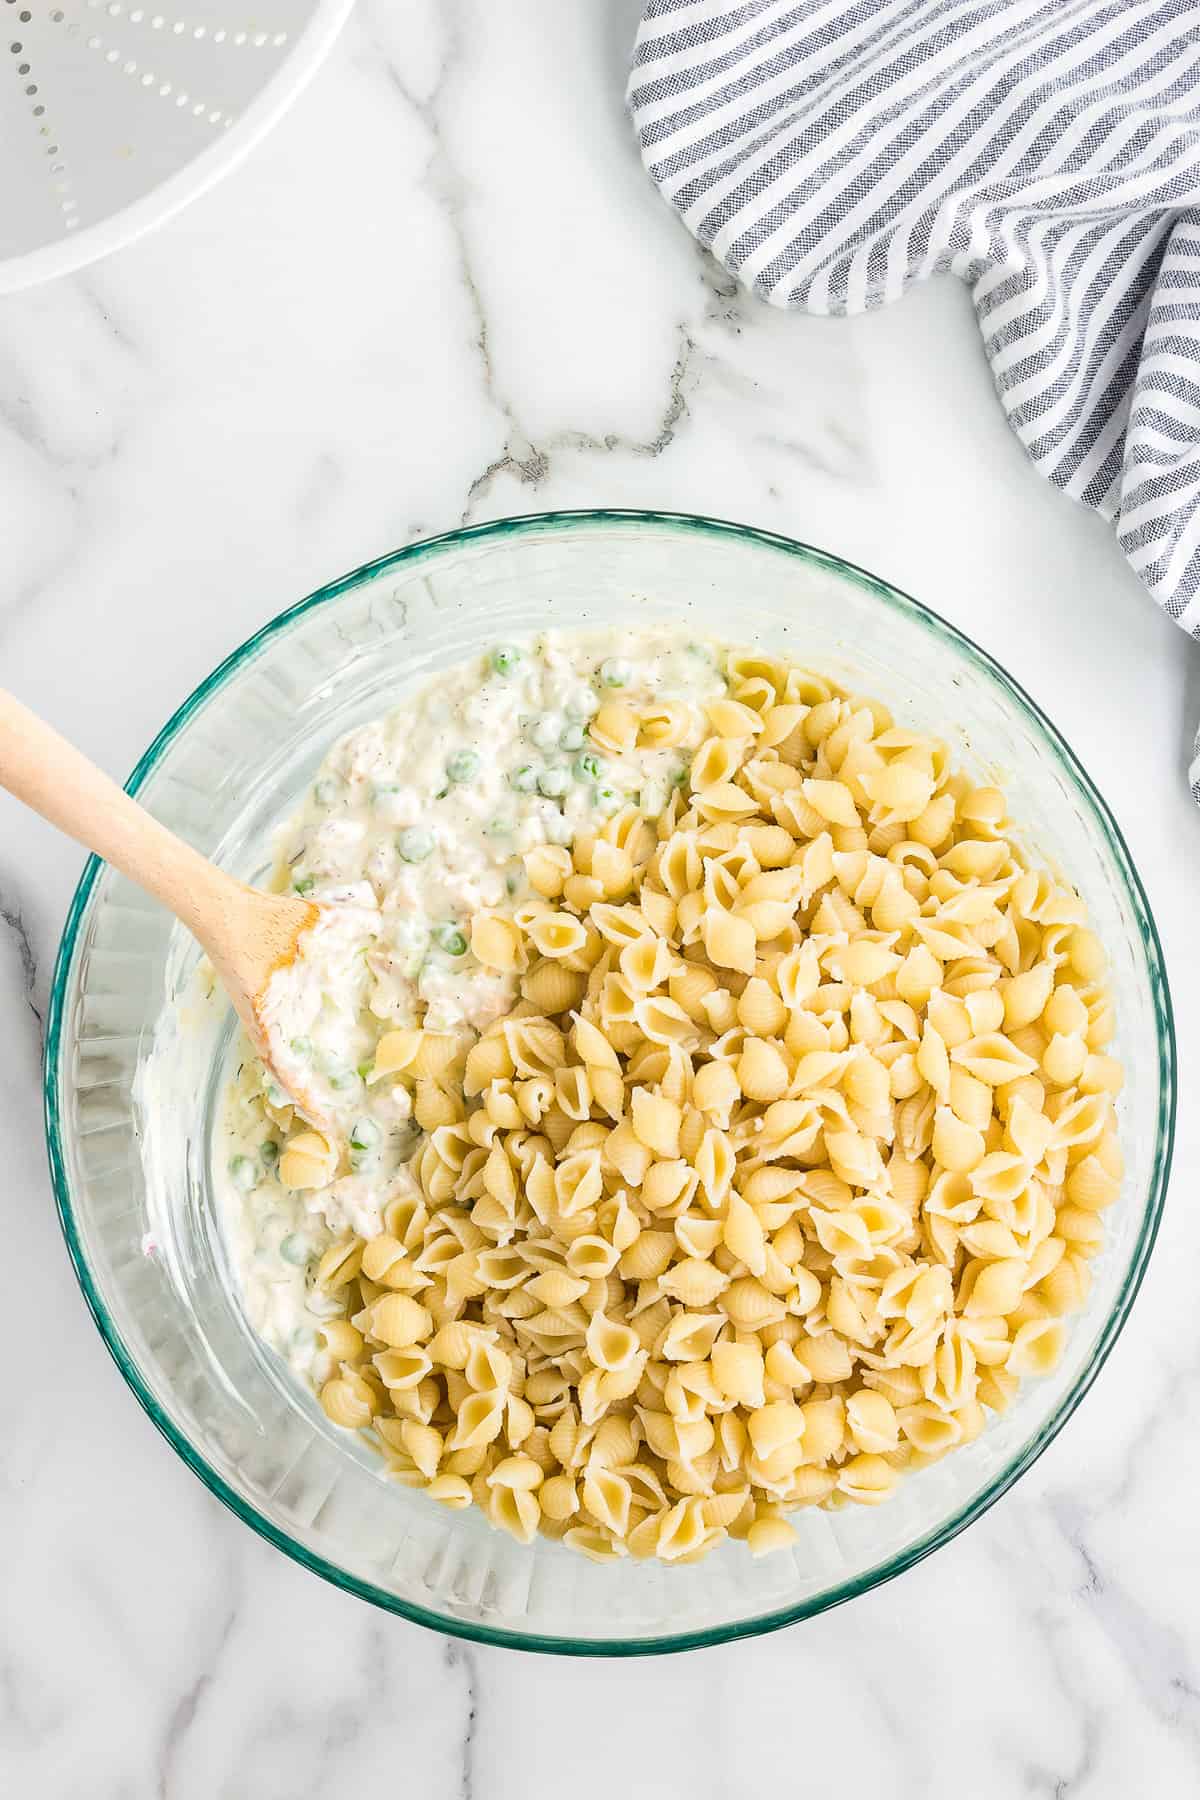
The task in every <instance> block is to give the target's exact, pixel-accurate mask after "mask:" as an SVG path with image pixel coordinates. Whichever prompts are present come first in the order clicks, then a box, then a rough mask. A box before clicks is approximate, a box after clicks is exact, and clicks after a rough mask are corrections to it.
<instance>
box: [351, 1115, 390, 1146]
mask: <svg viewBox="0 0 1200 1800" xmlns="http://www.w3.org/2000/svg"><path fill="white" fill-rule="evenodd" d="M382 1136H383V1132H382V1131H381V1130H380V1127H379V1122H378V1120H376V1119H370V1118H365V1117H364V1118H361V1119H356V1120H355V1121H354V1124H353V1125H352V1126H351V1127H350V1140H349V1141H350V1148H351V1149H352V1150H374V1149H376V1148H377V1147H378V1144H379V1140H380V1138H381V1137H382Z"/></svg>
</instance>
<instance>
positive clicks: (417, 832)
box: [396, 825, 433, 863]
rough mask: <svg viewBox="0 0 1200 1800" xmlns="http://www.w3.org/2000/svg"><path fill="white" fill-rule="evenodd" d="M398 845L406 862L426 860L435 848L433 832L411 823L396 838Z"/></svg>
mask: <svg viewBox="0 0 1200 1800" xmlns="http://www.w3.org/2000/svg"><path fill="white" fill-rule="evenodd" d="M396 847H397V849H398V850H399V852H400V854H401V856H402V857H403V858H404V860H405V862H408V863H419V862H424V861H425V858H426V857H427V856H429V855H430V854H431V853H432V850H433V833H432V832H431V831H426V830H425V829H424V828H423V827H422V826H420V825H410V826H409V828H408V830H407V831H402V832H401V833H400V836H399V837H398V838H397V839H396Z"/></svg>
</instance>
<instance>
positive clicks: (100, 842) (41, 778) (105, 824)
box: [0, 689, 324, 1126]
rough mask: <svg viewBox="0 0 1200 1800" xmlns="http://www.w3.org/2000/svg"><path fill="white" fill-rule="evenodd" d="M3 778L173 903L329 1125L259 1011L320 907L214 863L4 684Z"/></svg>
mask: <svg viewBox="0 0 1200 1800" xmlns="http://www.w3.org/2000/svg"><path fill="white" fill-rule="evenodd" d="M0 787H5V788H7V789H8V791H9V793H10V794H14V795H15V796H16V798H17V799H18V800H23V801H24V802H25V805H26V806H31V807H32V808H33V810H34V812H37V813H41V815H42V817H43V818H44V819H48V820H49V821H50V823H51V825H57V826H58V828H59V830H60V831H65V832H66V833H67V834H68V835H69V836H70V837H73V838H74V839H75V840H76V842H77V843H80V844H83V845H84V846H85V848H86V849H88V850H93V851H95V853H96V855H97V856H102V857H103V858H104V859H105V861H106V862H110V863H111V864H112V865H113V867H114V868H115V869H119V870H120V871H121V873H122V875H127V876H128V877H129V879H130V881H133V882H136V883H137V885H138V887H140V888H144V889H145V891H146V892H147V893H148V894H152V895H153V897H154V898H155V899H156V900H161V901H162V903H163V905H164V906H166V907H169V908H170V910H171V911H172V912H173V913H174V914H175V917H176V918H177V919H178V920H179V922H180V923H181V924H182V925H186V927H187V929H188V930H189V931H190V932H191V933H192V936H193V937H195V938H197V939H198V940H199V942H200V944H201V946H202V948H203V949H204V950H205V952H206V953H207V955H208V957H209V959H210V961H211V962H212V965H213V967H214V969H215V970H216V972H217V975H218V976H219V978H220V980H221V984H222V986H223V987H224V989H225V991H226V993H227V994H228V995H229V998H230V999H231V1000H232V1001H233V1004H234V1006H235V1007H236V1009H237V1015H238V1017H239V1019H240V1020H241V1021H242V1024H243V1025H244V1026H245V1027H246V1030H247V1031H248V1032H249V1034H250V1038H251V1041H252V1042H253V1044H254V1047H255V1049H256V1050H257V1051H258V1053H259V1055H260V1056H261V1057H262V1059H263V1061H264V1062H265V1063H266V1064H267V1065H268V1066H269V1067H270V1068H271V1072H272V1074H273V1075H274V1076H275V1079H276V1080H277V1081H279V1083H280V1085H281V1086H282V1087H283V1088H284V1090H285V1092H287V1093H288V1095H289V1097H290V1098H291V1099H292V1100H293V1101H294V1102H295V1104H296V1105H297V1106H298V1107H299V1109H300V1111H301V1112H303V1113H304V1115H305V1116H306V1117H307V1118H308V1119H309V1120H310V1121H311V1122H312V1123H313V1124H314V1125H318V1126H323V1125H324V1121H323V1119H322V1118H321V1116H320V1111H319V1109H315V1107H314V1103H313V1102H312V1101H311V1100H310V1098H309V1097H308V1096H306V1095H305V1094H303V1093H299V1092H297V1090H296V1084H295V1081H294V1080H288V1079H285V1078H284V1077H283V1076H282V1075H281V1074H280V1072H279V1070H278V1069H277V1068H276V1067H275V1065H274V1064H273V1062H272V1061H271V1056H270V1046H269V1043H268V1039H267V1029H266V1024H265V1022H264V1018H263V1012H262V1002H263V997H264V995H265V992H266V988H267V983H268V982H269V981H270V979H271V977H272V975H273V974H274V973H275V972H276V970H278V969H282V968H285V967H286V966H287V965H288V964H289V963H291V962H292V961H293V960H294V959H295V957H296V954H297V950H298V948H299V943H300V939H301V937H302V936H303V934H304V933H305V932H306V931H307V930H309V928H310V927H311V926H313V925H315V924H316V922H317V920H318V919H319V917H320V909H319V908H318V907H316V906H315V905H313V904H312V902H311V901H308V900H301V899H299V898H298V897H297V896H295V895H292V894H264V893H262V892H261V891H260V890H259V889H258V888H252V887H247V886H246V884H245V882H242V881H235V880H234V878H233V876H232V875H226V874H225V873H224V871H223V870H221V869H218V868H215V867H214V865H213V864H212V863H210V862H209V861H207V859H206V858H205V857H203V856H201V855H200V853H199V851H198V850H193V849H192V847H191V845H190V844H185V843H184V842H183V840H182V839H181V838H177V837H176V836H175V835H174V833H173V832H170V831H168V830H167V829H166V827H165V826H164V825H160V824H159V823H158V821H157V819H153V818H151V816H150V814H149V813H148V812H146V811H145V810H144V809H143V808H142V807H140V806H139V805H138V804H137V802H136V800H131V799H130V797H129V795H128V794H127V793H125V792H124V791H123V790H122V789H121V788H119V787H118V786H117V784H116V782H115V781H111V780H110V779H109V777H108V776H107V775H105V774H103V773H102V771H101V770H99V769H98V768H97V767H96V765H95V764H94V763H91V762H89V761H88V759H87V758H86V756H83V755H81V753H80V752H79V751H78V750H76V749H75V748H74V746H73V745H71V744H68V743H67V741H66V739H65V738H62V737H60V736H59V735H58V733H57V731H53V730H52V729H51V728H50V726H49V725H47V724H45V723H44V721H43V720H41V719H39V718H38V717H37V716H36V715H35V714H34V713H31V712H30V711H29V709H28V707H25V706H22V705H21V703H20V701H19V700H14V698H13V696H12V695H11V694H7V693H5V692H4V690H3V689H0Z"/></svg>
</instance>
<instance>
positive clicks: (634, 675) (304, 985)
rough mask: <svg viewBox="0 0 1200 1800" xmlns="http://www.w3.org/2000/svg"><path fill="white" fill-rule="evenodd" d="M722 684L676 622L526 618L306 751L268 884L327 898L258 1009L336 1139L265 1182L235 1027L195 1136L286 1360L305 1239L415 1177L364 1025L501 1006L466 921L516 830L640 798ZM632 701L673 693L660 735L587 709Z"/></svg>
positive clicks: (269, 1140)
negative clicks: (314, 757) (556, 622)
mask: <svg viewBox="0 0 1200 1800" xmlns="http://www.w3.org/2000/svg"><path fill="white" fill-rule="evenodd" d="M725 685H726V684H725V678H724V676H723V674H722V673H721V671H720V667H719V664H718V661H717V659H716V656H715V654H714V652H713V650H712V649H711V648H710V647H709V646H707V645H703V644H697V643H693V642H689V641H687V640H686V639H684V638H681V636H680V635H679V634H678V633H677V632H672V631H669V630H661V631H647V632H608V633H604V634H588V635H584V634H578V635H559V634H553V635H551V634H547V635H546V636H544V637H541V638H538V639H536V640H533V641H530V642H526V643H521V644H518V643H504V644H498V645H496V646H495V647H494V648H493V649H492V650H491V651H490V652H489V653H488V655H487V656H486V657H483V658H481V659H479V660H477V661H473V662H471V663H470V664H466V665H459V666H458V667H456V668H453V669H449V670H447V671H445V673H444V674H442V675H440V676H438V677H437V678H435V679H434V680H433V681H431V682H429V683H428V684H427V685H426V686H425V687H424V688H423V689H421V690H420V692H418V693H416V694H414V695H413V696H412V697H411V698H410V699H409V700H408V701H407V702H406V703H405V704H404V705H403V706H401V707H398V708H397V709H396V711H395V712H392V713H390V714H389V715H388V716H387V717H386V718H384V719H380V720H375V721H373V722H371V723H370V724H367V725H362V726H360V727H358V728H357V729H356V730H355V731H352V732H350V733H348V734H347V735H346V736H345V737H343V738H342V739H341V740H340V741H339V742H338V743H337V744H335V745H334V747H333V749H332V750H331V751H330V753H329V755H328V756H327V757H326V759H325V762H324V763H323V764H322V766H321V769H320V771H319V772H318V775H317V777H316V779H315V781H314V782H313V784H312V787H311V788H310V790H309V793H308V796H307V799H306V801H305V803H304V806H303V807H302V809H301V810H300V811H299V813H298V814H297V815H296V817H295V818H294V819H292V820H291V821H290V823H289V824H287V825H286V826H285V827H284V828H283V830H282V832H281V834H280V837H279V840H278V856H279V861H278V870H277V880H276V885H277V886H278V887H280V888H288V887H290V888H291V889H292V890H293V891H294V892H296V893H298V894H303V895H304V896H305V897H307V898H309V899H311V900H314V901H317V902H320V903H327V904H328V905H329V906H330V907H331V908H332V909H335V910H332V911H331V912H330V914H328V915H326V917H325V918H324V919H323V920H322V923H321V924H320V925H319V926H318V927H316V928H315V929H314V930H313V931H312V932H310V933H309V934H308V935H307V937H306V939H305V940H304V944H303V954H302V955H301V956H300V957H299V958H298V959H297V962H296V964H295V965H293V967H292V969H290V970H289V971H287V977H286V979H283V978H280V977H277V978H276V979H275V980H274V981H273V982H272V984H271V988H270V990H269V993H268V997H267V1022H268V1029H269V1034H270V1039H271V1045H272V1055H273V1058H274V1060H275V1062H276V1066H277V1067H278V1069H279V1072H280V1073H281V1074H282V1075H283V1076H284V1078H285V1079H287V1078H288V1077H292V1078H294V1079H295V1081H296V1083H297V1085H298V1086H299V1087H302V1088H303V1089H304V1090H305V1092H306V1093H308V1094H310V1095H311V1096H312V1097H313V1099H314V1100H315V1101H316V1102H317V1103H318V1104H319V1105H320V1107H321V1109H322V1111H323V1112H324V1114H325V1116H326V1117H327V1118H328V1119H329V1121H330V1122H331V1124H332V1125H333V1126H334V1127H335V1133H336V1136H337V1137H338V1139H339V1140H340V1142H341V1144H342V1145H343V1146H344V1149H343V1151H342V1154H341V1156H340V1160H338V1162H337V1165H336V1167H334V1166H332V1164H331V1166H330V1167H329V1168H328V1171H327V1173H328V1179H327V1180H323V1181H321V1182H320V1184H319V1185H316V1186H312V1187H304V1188H295V1187H289V1186H286V1185H285V1184H284V1182H283V1181H281V1179H280V1173H279V1162H280V1155H281V1149H282V1146H283V1143H284V1141H285V1138H286V1136H287V1134H288V1132H289V1130H291V1129H292V1128H293V1118H292V1113H291V1109H290V1107H289V1105H288V1100H287V1095H286V1093H285V1092H284V1091H283V1089H282V1088H281V1087H280V1086H279V1085H278V1083H277V1082H275V1081H274V1080H272V1078H271V1077H270V1075H269V1074H267V1073H266V1071H265V1070H264V1069H263V1066H262V1064H261V1063H260V1062H259V1061H258V1059H257V1058H256V1057H255V1056H254V1054H253V1052H252V1051H251V1049H250V1047H249V1045H248V1044H245V1043H243V1045H242V1047H241V1057H242V1062H241V1067H240V1070H239V1073H238V1075H237V1077H236V1078H235V1079H234V1080H233V1081H232V1082H231V1083H230V1086H229V1090H228V1093H227V1096H226V1101H225V1106H224V1110H223V1114H222V1118H221V1121H220V1125H219V1133H220V1141H219V1143H218V1146H217V1154H216V1161H217V1165H218V1185H219V1188H220V1191H221V1197H222V1208H223V1213H224V1219H225V1224H226V1229H227V1234H228V1239H229V1243H230V1248H231V1253H232V1259H233V1262H234V1266H235V1268H236V1270H237V1273H238V1276H239V1279H240V1281H241V1283H242V1287H243V1291H244V1295H245V1300H246V1306H247V1310H248V1313H249V1316H250V1320H251V1323H252V1324H253V1325H254V1327H255V1329H256V1330H257V1331H258V1332H259V1333H260V1335H261V1336H262V1337H263V1338H264V1340H265V1341H266V1342H267V1343H268V1344H269V1345H271V1347H272V1348H273V1349H275V1350H276V1351H278V1352H279V1354H280V1355H281V1356H283V1357H285V1358H286V1359H287V1360H288V1361H289V1362H290V1363H291V1364H292V1366H293V1367H295V1368H296V1369H297V1370H299V1371H300V1372H301V1373H304V1374H306V1375H307V1376H309V1377H310V1378H311V1379H314V1380H321V1379H323V1377H324V1373H325V1372H326V1371H325V1370H324V1368H323V1363H324V1362H326V1361H327V1360H328V1359H327V1357H326V1355H325V1352H324V1351H323V1349H322V1348H321V1340H320V1336H319V1330H320V1326H321V1323H322V1320H323V1319H326V1318H328V1317H330V1316H331V1315H333V1314H336V1313H337V1312H339V1311H340V1305H339V1303H338V1301H337V1298H336V1296H330V1295H328V1294H325V1293H323V1292H321V1291H319V1290H317V1289H316V1288H315V1287H314V1285H313V1271H314V1269H315V1266H316V1263H317V1261H318V1260H319V1258H320V1256H321V1254H322V1252H323V1251H324V1250H325V1249H326V1248H327V1247H328V1246H329V1244H330V1243H331V1242H333V1241H334V1239H335V1238H337V1237H339V1236H341V1235H343V1234H344V1233H345V1232H347V1231H353V1232H355V1233H357V1234H358V1235H360V1236H366V1237H370V1236H373V1235H375V1234H376V1233H377V1232H378V1231H379V1230H380V1229H381V1224H382V1212H383V1208H384V1207H385V1206H386V1205H387V1204H388V1203H389V1202H390V1201H392V1200H394V1199H396V1198H398V1197H400V1196H402V1195H404V1194H407V1193H412V1194H414V1195H416V1194H417V1191H418V1190H417V1185H416V1182H415V1180H414V1179H413V1177H412V1176H411V1174H410V1173H409V1169H408V1163H409V1160H410V1159H411V1157H412V1155H413V1152H414V1150H415V1149H416V1147H417V1146H418V1144H419V1142H420V1139H421V1132H420V1130H419V1128H418V1127H417V1126H416V1125H415V1124H414V1122H413V1120H412V1117H411V1114H412V1097H411V1094H410V1091H409V1089H408V1087H406V1086H405V1085H404V1084H403V1083H402V1082H400V1081H398V1080H396V1079H395V1078H393V1077H389V1076H387V1075H383V1076H379V1075H377V1073H376V1070H375V1066H374V1052H375V1047H376V1045H377V1044H378V1042H379V1039H380V1037H381V1036H382V1035H383V1034H384V1033H385V1032H387V1031H389V1030H393V1029H396V1028H403V1027H411V1026H416V1025H421V1026H423V1027H425V1028H426V1029H427V1030H430V1031H438V1032H452V1033H456V1034H461V1035H462V1037H463V1039H464V1040H469V1038H470V1037H471V1036H472V1035H473V1034H474V1032H476V1031H479V1030H482V1029H483V1028H484V1027H485V1026H486V1025H488V1024H490V1023H491V1022H492V1020H494V1019H495V1018H497V1017H499V1016H500V1015H501V1014H503V1013H505V1012H507V1011H508V1009H509V1008H510V1006H511V1005H512V1004H513V1001H514V998H515V994H516V986H515V978H514V977H512V976H509V975H501V974H498V973H496V972H495V971H494V970H490V969H485V968H484V967H483V966H482V965H481V964H480V963H479V962H477V961H476V959H475V957H474V956H473V955H472V954H471V951H470V947H469V939H470V930H471V921H472V919H473V917H474V916H475V914H476V913H478V912H479V911H480V910H482V909H484V908H492V909H496V908H498V909H500V910H504V909H506V908H512V907H515V906H516V905H518V904H519V903H520V901H521V900H522V899H524V898H526V897H527V896H528V893H529V888H528V884H527V882H526V879H525V873H524V865H523V862H522V857H523V855H524V853H525V852H526V851H528V850H530V849H533V848H534V847H535V846H536V845H538V844H545V843H550V844H570V843H571V842H572V841H573V840H574V838H575V836H576V834H577V833H580V832H583V831H587V830H591V829H594V828H595V827H596V825H597V823H598V822H599V821H600V820H602V819H604V818H606V817H609V816H611V814H612V813H613V812H615V811H617V810H618V809H619V808H620V807H622V806H626V805H637V806H638V807H639V808H640V810H641V811H642V812H644V813H646V814H647V815H649V816H651V817H653V816H655V815H656V814H657V813H658V812H660V811H661V810H662V808H663V807H664V806H665V805H666V802H667V798H668V796H669V794H670V792H671V790H672V788H673V787H674V786H675V785H676V784H677V783H678V782H679V781H680V780H681V779H682V778H683V776H684V775H685V773H686V770H687V766H688V763H689V760H690V756H691V752H692V751H693V750H694V749H695V748H696V746H697V745H698V744H699V743H700V741H701V739H702V737H703V736H704V734H705V731H706V722H705V718H704V713H703V704H704V702H705V701H707V700H711V699H713V698H715V697H716V696H717V695H719V694H722V693H723V692H724V691H725ZM651 701H659V702H664V703H666V702H676V703H678V704H679V706H680V707H681V708H682V712H683V720H684V731H683V735H682V738H681V741H679V742H676V743H673V744H672V745H670V746H669V747H664V748H644V747H637V746H636V745H635V746H632V747H620V746H619V739H618V738H615V737H614V735H613V732H612V730H611V729H606V722H607V720H608V719H609V717H610V714H609V713H608V712H606V711H605V710H604V709H606V708H611V707H612V706H613V704H614V703H617V704H618V705H619V704H621V703H624V704H627V705H628V706H630V707H631V708H633V709H635V710H636V709H638V708H644V707H645V706H646V705H647V704H648V703H649V702H651ZM597 715H600V722H599V723H597ZM594 725H595V727H596V730H595V733H593V726H594Z"/></svg>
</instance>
